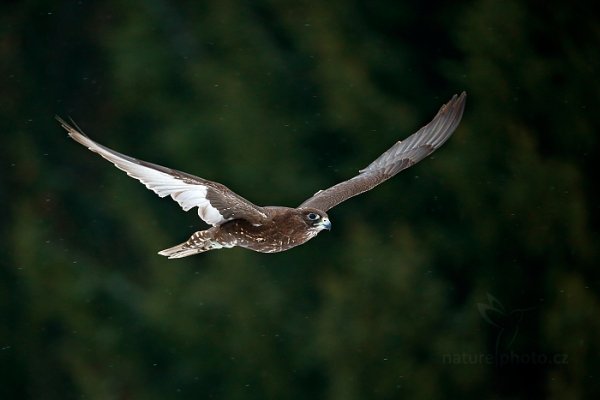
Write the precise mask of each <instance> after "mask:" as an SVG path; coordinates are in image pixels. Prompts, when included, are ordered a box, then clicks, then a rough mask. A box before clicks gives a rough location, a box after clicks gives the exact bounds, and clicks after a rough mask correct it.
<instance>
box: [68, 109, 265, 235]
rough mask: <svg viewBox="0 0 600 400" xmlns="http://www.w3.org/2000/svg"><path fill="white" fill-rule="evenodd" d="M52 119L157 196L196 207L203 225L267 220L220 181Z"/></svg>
mask: <svg viewBox="0 0 600 400" xmlns="http://www.w3.org/2000/svg"><path fill="white" fill-rule="evenodd" d="M56 119H57V120H58V122H60V124H61V125H62V127H63V128H65V130H66V131H67V132H68V134H69V136H70V137H71V138H73V139H74V140H75V141H77V142H79V143H81V144H82V145H84V146H85V147H87V148H88V149H90V150H91V151H93V152H94V153H98V154H99V155H100V156H102V157H103V158H105V159H107V160H108V161H110V162H112V163H113V164H114V165H115V166H116V167H117V168H119V169H121V170H123V171H125V172H126V173H127V175H129V176H131V177H132V178H135V179H137V180H138V181H140V182H142V183H143V184H144V185H145V186H146V187H147V188H148V189H150V190H152V191H153V192H154V193H156V194H158V195H159V196H160V197H166V196H171V197H172V198H173V200H175V201H176V202H177V203H179V205H180V206H181V208H183V210H184V211H189V210H190V209H192V208H194V207H198V215H199V216H200V218H202V219H203V220H204V222H206V223H207V224H210V225H213V226H215V225H220V224H222V223H224V222H226V221H229V220H232V219H238V218H239V219H245V220H247V221H249V222H251V223H252V224H255V225H260V224H261V223H263V222H264V221H265V220H266V219H267V216H266V215H265V213H264V212H263V210H262V208H261V207H259V206H256V205H254V204H252V203H251V202H249V201H248V200H246V199H244V198H243V197H241V196H239V195H237V194H235V193H234V192H233V191H231V190H230V189H229V188H227V187H226V186H224V185H221V184H220V183H217V182H212V181H209V180H206V179H202V178H199V177H197V176H194V175H190V174H187V173H185V172H181V171H177V170H175V169H171V168H167V167H163V166H160V165H156V164H152V163H149V162H146V161H142V160H138V159H136V158H133V157H129V156H126V155H125V154H121V153H118V152H116V151H114V150H111V149H109V148H108V147H105V146H102V145H101V144H98V143H96V142H94V141H93V140H92V139H90V138H89V137H87V136H86V135H85V134H83V133H82V132H81V131H80V130H78V129H76V128H74V127H72V126H71V125H69V124H68V123H66V122H65V121H63V120H62V119H61V118H59V117H56Z"/></svg>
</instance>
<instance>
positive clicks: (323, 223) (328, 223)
mask: <svg viewBox="0 0 600 400" xmlns="http://www.w3.org/2000/svg"><path fill="white" fill-rule="evenodd" d="M319 226H322V227H323V229H327V230H328V231H330V230H331V221H329V218H327V217H326V218H323V219H322V220H321V222H319Z"/></svg>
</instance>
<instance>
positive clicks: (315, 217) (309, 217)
mask: <svg viewBox="0 0 600 400" xmlns="http://www.w3.org/2000/svg"><path fill="white" fill-rule="evenodd" d="M306 217H307V218H308V219H310V220H311V221H316V220H318V219H319V215H318V214H315V213H309V214H308V215H307V216H306Z"/></svg>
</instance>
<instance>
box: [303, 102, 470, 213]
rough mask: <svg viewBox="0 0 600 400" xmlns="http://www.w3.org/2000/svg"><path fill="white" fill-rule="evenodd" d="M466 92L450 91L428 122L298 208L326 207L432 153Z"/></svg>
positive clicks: (459, 112)
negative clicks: (365, 165) (342, 180)
mask: <svg viewBox="0 0 600 400" xmlns="http://www.w3.org/2000/svg"><path fill="white" fill-rule="evenodd" d="M466 98H467V94H466V93H465V92H462V93H461V95H460V96H457V95H454V96H453V97H452V99H451V100H450V101H449V102H448V103H446V104H444V105H443V106H442V108H440V110H439V111H438V113H437V115H436V116H435V117H434V118H433V120H431V122H430V123H428V124H427V125H425V126H424V127H422V128H421V129H419V130H418V131H417V132H416V133H413V134H412V135H411V136H409V137H408V138H407V139H406V140H404V141H399V142H397V143H396V144H395V145H393V146H392V147H391V148H390V149H388V150H387V151H386V152H385V153H383V154H382V155H381V156H379V157H378V158H377V159H376V160H375V161H373V162H372V163H371V164H369V166H367V167H366V168H365V169H361V170H360V171H359V174H358V175H357V176H355V177H354V178H352V179H349V180H347V181H344V182H342V183H338V184H337V185H335V186H332V187H330V188H329V189H326V190H320V191H318V192H317V193H315V195H314V196H313V197H311V198H309V199H308V200H306V201H305V202H304V203H302V204H301V205H300V206H299V207H298V208H303V207H313V208H316V209H319V210H323V211H327V210H329V209H330V208H332V207H335V206H336V205H338V204H340V203H341V202H343V201H345V200H348V199H349V198H351V197H353V196H356V195H358V194H361V193H364V192H366V191H368V190H371V189H372V188H374V187H375V186H377V185H379V184H380V183H382V182H384V181H386V180H388V179H390V178H391V177H392V176H394V175H396V174H397V173H398V172H400V171H402V170H404V169H406V168H408V167H410V166H411V165H414V164H416V163H418V162H419V161H421V160H422V159H424V158H425V157H427V156H428V155H430V154H431V153H433V152H434V151H435V150H436V149H437V148H439V147H440V146H441V145H442V144H444V142H445V141H446V140H447V139H448V138H449V137H450V136H451V135H452V133H453V132H454V130H455V129H456V127H457V126H458V124H459V123H460V120H461V118H462V115H463V111H464V109H465V101H466Z"/></svg>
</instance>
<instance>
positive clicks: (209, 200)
mask: <svg viewBox="0 0 600 400" xmlns="http://www.w3.org/2000/svg"><path fill="white" fill-rule="evenodd" d="M465 100H466V94H465V93H464V92H463V93H462V94H461V95H460V96H456V95H455V96H454V97H452V99H451V100H450V101H449V102H448V103H447V104H445V105H444V106H442V108H441V109H440V110H439V111H438V113H437V115H436V116H435V117H434V118H433V120H432V121H431V122H430V123H428V124H427V125H425V126H424V127H422V128H421V129H419V130H418V131H417V132H416V133H414V134H412V135H411V136H409V137H408V138H407V139H406V140H404V141H399V142H397V143H396V144H394V145H393V146H392V147H391V148H389V149H388V150H387V151H386V152H384V153H383V154H382V155H381V156H379V157H378V158H377V159H376V160H375V161H373V162H372V163H371V164H369V165H368V166H367V167H366V168H364V169H362V170H360V171H359V174H358V175H356V176H355V177H353V178H351V179H349V180H347V181H344V182H341V183H339V184H337V185H335V186H332V187H330V188H329V189H326V190H319V191H318V192H317V193H315V194H314V195H313V196H312V197H310V198H309V199H307V200H306V201H304V202H303V203H302V204H301V205H300V206H299V207H297V208H289V207H260V206H257V205H255V204H253V203H251V202H250V201H248V200H246V199H244V198H243V197H241V196H239V195H238V194H236V193H234V192H233V191H232V190H230V189H229V188H227V187H226V186H224V185H222V184H220V183H217V182H213V181H209V180H206V179H203V178H200V177H197V176H194V175H190V174H188V173H185V172H182V171H178V170H174V169H171V168H167V167H163V166H160V165H157V164H152V163H149V162H146V161H142V160H138V159H136V158H133V157H129V156H127V155H125V154H121V153H119V152H117V151H114V150H111V149H109V148H108V147H105V146H103V145H101V144H99V143H96V142H94V141H93V140H91V139H90V138H89V137H87V136H86V135H85V134H83V133H82V132H81V131H80V130H79V129H77V128H75V127H73V126H71V125H70V124H68V123H66V122H65V121H63V120H62V119H60V118H58V117H57V120H58V121H59V122H60V124H61V125H62V126H63V128H64V129H65V130H66V131H67V133H68V134H69V136H70V137H71V138H73V139H74V140H75V141H77V142H79V143H81V144H82V145H84V146H85V147H87V148H88V149H90V150H91V151H93V152H95V153H98V154H99V155H100V156H102V157H103V158H105V159H106V160H108V161H110V162H112V163H113V164H114V165H115V166H116V167H117V168H119V169H121V170H123V171H125V172H126V173H127V175H129V176H131V177H132V178H135V179H137V180H139V181H140V182H141V183H143V184H144V185H145V186H146V187H147V188H148V189H150V190H152V191H154V192H155V193H156V194H158V195H159V196H160V197H166V196H170V197H171V198H173V200H175V201H176V202H177V203H179V205H180V206H181V208H182V209H183V210H184V211H189V210H190V209H192V208H195V207H198V216H199V217H200V218H201V219H202V220H203V221H204V222H206V223H207V224H209V225H212V227H211V228H209V229H205V230H202V231H198V232H196V233H194V234H193V235H192V236H191V237H190V238H189V239H188V240H187V241H185V242H183V243H181V244H178V245H176V246H173V247H170V248H168V249H165V250H162V251H160V252H159V254H160V255H164V256H167V257H169V258H181V257H186V256H190V255H193V254H198V253H202V252H205V251H208V250H213V249H220V248H231V247H236V246H237V247H243V248H246V249H249V250H253V251H258V252H262V253H277V252H281V251H285V250H289V249H291V248H292V247H295V246H298V245H301V244H303V243H305V242H307V241H308V240H310V239H312V238H313V237H315V236H316V235H317V234H318V233H319V232H321V231H322V230H325V229H326V230H330V229H331V222H330V221H329V217H328V215H327V211H328V210H329V209H331V208H332V207H334V206H336V205H337V204H339V203H341V202H343V201H345V200H347V199H349V198H351V197H353V196H356V195H358V194H360V193H364V192H366V191H368V190H371V189H372V188H373V187H375V186H377V185H379V184H380V183H382V182H384V181H386V180H387V179H389V178H391V177H392V176H394V175H396V174H397V173H398V172H400V171H402V170H404V169H406V168H408V167H410V166H412V165H414V164H416V163H417V162H419V161H421V160H422V159H423V158H425V157H426V156H428V155H429V154H431V153H432V152H434V151H435V150H436V149H437V148H439V147H440V146H441V145H442V144H443V143H444V142H445V141H446V140H447V139H448V138H449V137H450V136H451V135H452V133H453V132H454V130H455V129H456V127H457V126H458V124H459V122H460V120H461V118H462V114H463V111H464V107H465Z"/></svg>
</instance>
